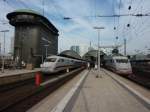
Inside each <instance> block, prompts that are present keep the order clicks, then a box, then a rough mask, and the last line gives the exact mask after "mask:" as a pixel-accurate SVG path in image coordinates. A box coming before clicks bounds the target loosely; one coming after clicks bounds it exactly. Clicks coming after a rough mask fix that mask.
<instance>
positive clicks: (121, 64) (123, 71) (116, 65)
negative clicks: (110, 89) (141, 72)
mask: <svg viewBox="0 0 150 112" xmlns="http://www.w3.org/2000/svg"><path fill="white" fill-rule="evenodd" d="M104 60H105V66H106V68H108V69H110V70H111V71H113V72H115V73H117V74H120V75H124V76H128V75H130V74H132V67H131V64H130V61H129V59H128V58H127V57H126V56H121V55H118V56H117V55H110V56H105V57H104Z"/></svg>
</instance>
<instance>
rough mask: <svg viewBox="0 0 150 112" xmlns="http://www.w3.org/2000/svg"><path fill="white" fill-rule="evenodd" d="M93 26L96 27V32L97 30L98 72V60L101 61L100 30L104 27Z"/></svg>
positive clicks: (98, 62)
mask: <svg viewBox="0 0 150 112" xmlns="http://www.w3.org/2000/svg"><path fill="white" fill-rule="evenodd" d="M93 28H94V29H96V30H97V32H98V50H97V52H98V53H97V54H98V60H97V64H98V72H99V71H100V62H101V60H100V30H101V29H104V27H98V26H95V27H93ZM96 77H98V74H97V76H96ZM100 77H102V76H101V75H100Z"/></svg>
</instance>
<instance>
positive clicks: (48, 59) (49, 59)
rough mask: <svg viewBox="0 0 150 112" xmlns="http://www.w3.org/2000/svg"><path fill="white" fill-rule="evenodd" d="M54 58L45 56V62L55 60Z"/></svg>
mask: <svg viewBox="0 0 150 112" xmlns="http://www.w3.org/2000/svg"><path fill="white" fill-rule="evenodd" d="M55 61H56V58H47V59H45V62H55Z"/></svg>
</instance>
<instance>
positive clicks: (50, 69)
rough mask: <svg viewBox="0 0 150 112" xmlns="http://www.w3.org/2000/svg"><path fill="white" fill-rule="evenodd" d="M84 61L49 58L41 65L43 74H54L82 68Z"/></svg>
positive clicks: (57, 57) (56, 57)
mask: <svg viewBox="0 0 150 112" xmlns="http://www.w3.org/2000/svg"><path fill="white" fill-rule="evenodd" d="M83 63H84V61H82V60H77V59H72V58H66V57H61V56H49V57H47V58H46V59H45V60H44V63H43V64H41V68H42V72H43V73H56V72H59V71H62V70H67V71H68V70H69V69H72V68H77V67H80V66H82V65H83Z"/></svg>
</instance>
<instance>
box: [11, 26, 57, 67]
mask: <svg viewBox="0 0 150 112" xmlns="http://www.w3.org/2000/svg"><path fill="white" fill-rule="evenodd" d="M42 37H44V38H46V39H47V40H49V41H51V44H49V43H47V42H46V41H43V40H42ZM47 44H48V45H49V47H48V50H47V51H48V54H57V51H58V36H57V35H56V34H53V33H52V32H51V31H50V30H49V29H48V28H47V27H44V26H43V25H36V24H32V25H29V24H25V25H18V26H16V27H15V42H14V47H15V48H14V58H16V57H17V56H18V57H20V58H19V59H20V60H22V61H24V62H25V63H33V64H34V66H35V67H39V66H40V64H41V63H42V56H43V57H44V58H45V57H46V56H45V54H46V48H45V46H44V45H47Z"/></svg>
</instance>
